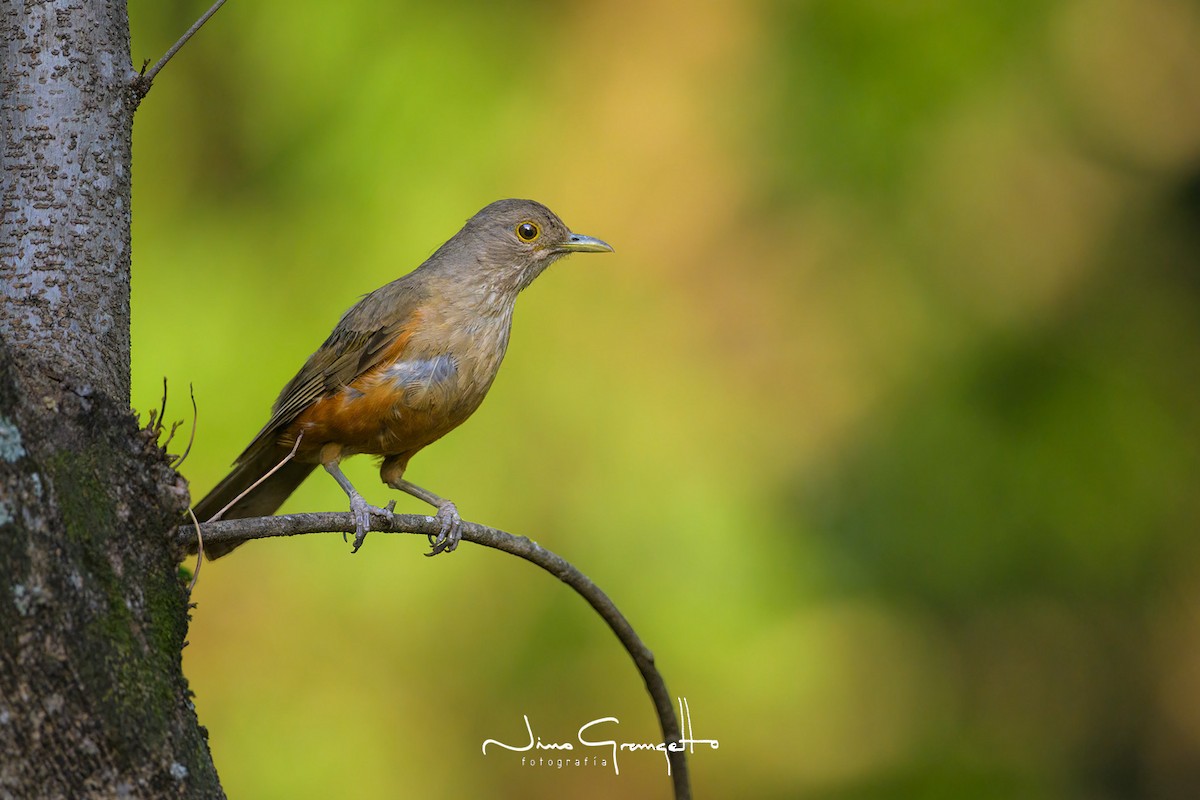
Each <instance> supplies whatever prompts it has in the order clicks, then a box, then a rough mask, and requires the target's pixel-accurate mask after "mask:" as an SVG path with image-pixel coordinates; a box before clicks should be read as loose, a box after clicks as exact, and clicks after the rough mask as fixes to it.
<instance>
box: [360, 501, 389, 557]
mask: <svg viewBox="0 0 1200 800" xmlns="http://www.w3.org/2000/svg"><path fill="white" fill-rule="evenodd" d="M395 507H396V501H395V500H393V501H392V502H390V503H388V504H387V506H386V507H384V508H380V507H379V506H373V505H371V504H370V503H368V502H367V501H366V499H364V498H363V496H362V495H361V494H354V495H351V496H350V513H351V514H353V515H354V549H353V550H351V551H350V552H351V553H352V554H353V553H357V552H358V548H360V547H362V546H363V540H365V539H366V538H367V534H368V533H369V532H370V530H371V515H372V514H377V515H379V516H381V517H383V518H384V519H386V520H388V522H391V520H392V509H394V508H395Z"/></svg>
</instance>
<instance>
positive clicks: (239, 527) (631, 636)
mask: <svg viewBox="0 0 1200 800" xmlns="http://www.w3.org/2000/svg"><path fill="white" fill-rule="evenodd" d="M371 524H372V527H373V528H374V526H376V525H378V526H380V527H379V529H374V530H373V532H374V533H411V534H417V535H421V536H430V535H437V534H438V532H439V531H440V530H441V523H440V522H438V520H437V519H436V518H434V517H427V516H424V515H420V514H394V515H393V516H392V520H391V523H390V524H389V523H386V522H385V521H383V520H382V519H380V518H378V517H372V520H371ZM200 527H201V529H202V530H203V532H204V541H205V542H206V543H207V544H209V545H213V544H226V543H233V542H245V541H249V540H251V539H267V538H271V537H274V536H297V535H301V534H308V533H326V532H328V533H351V532H353V531H354V530H355V523H354V516H353V515H351V514H349V513H345V512H342V513H336V514H289V515H287V516H281V517H254V518H251V519H231V520H220V521H218V522H206V523H204V524H202V525H201V526H200ZM195 536H196V532H195V529H194V528H193V527H192V526H190V525H186V526H181V527H179V528H177V529H176V538H177V539H178V541H179V544H180V545H181V546H183V545H186V544H187V543H188V542H189V541H191V540H192V539H193V538H194V537H195ZM462 538H463V539H464V540H465V541H468V542H474V543H475V544H479V545H483V546H484V547H491V548H493V549H496V550H503V551H504V552H506V553H510V554H512V555H514V556H518V557H519V558H523V559H525V560H526V561H529V562H530V563H533V564H536V565H537V566H539V567H541V568H542V569H544V570H546V571H547V572H549V573H550V574H551V575H553V576H554V577H556V578H558V579H559V580H560V581H562V582H563V583H565V584H567V585H568V586H570V587H571V588H572V589H574V590H575V591H576V592H577V593H578V594H579V595H580V596H581V597H583V599H584V600H586V601H587V602H588V604H589V605H591V607H592V608H594V609H596V612H597V613H598V614H600V616H601V617H603V618H604V621H605V622H606V623H608V627H609V628H611V629H612V631H613V633H615V634H616V635H617V638H618V639H620V640H621V644H622V645H624V647H625V650H626V651H628V653H629V655H630V657H631V658H633V663H634V664H635V665H636V666H637V668H638V672H640V673H641V675H642V680H644V681H645V683H646V690H647V691H648V692H649V693H650V697H651V699H652V700H653V701H654V710H655V712H656V713H657V714H658V721H659V725H660V726H661V728H662V734H663V742H665V743H667V744H671V743H673V742H682V741H683V737H682V735H681V733H680V728H679V720H678V719H677V718H676V716H675V707H674V705H673V704H672V701H671V695H670V693H669V692H668V691H667V685H666V683H665V682H664V681H663V678H662V675H660V674H659V672H658V669H657V668H656V667H655V666H654V654H653V653H651V652H650V650H649V648H647V647H646V645H645V644H643V643H642V640H641V639H640V638H639V637H638V635H637V633H636V632H635V631H634V629H633V626H631V625H630V624H629V621H628V620H626V619H625V617H624V616H623V615H622V614H621V612H620V611H618V610H617V607H616V606H615V605H614V604H613V602H612V600H610V599H609V597H608V595H606V594H605V593H604V592H603V591H601V589H600V588H599V587H598V586H596V584H594V583H592V582H591V581H590V580H589V579H588V578H587V576H585V575H584V574H583V573H582V572H580V571H579V570H577V569H576V568H575V567H574V566H572V565H571V564H570V563H569V562H567V561H566V560H565V559H563V558H562V557H560V556H558V555H556V554H554V553H552V552H550V551H549V550H547V549H546V548H544V547H542V546H541V545H539V544H538V543H537V542H534V541H531V540H529V539H527V538H525V537H524V536H513V535H512V534H511V533H505V532H504V531H501V530H497V529H495V528H489V527H487V526H485V525H479V524H477V523H474V522H463V527H462ZM667 758H668V759H669V762H670V765H671V780H672V782H673V783H674V787H675V797H676V800H688V799H689V798H691V796H692V795H691V787H690V784H689V782H688V769H687V759H686V757H685V754H684V752H683V749H682V747H680V749H679V750H678V751H671V750H668V751H667Z"/></svg>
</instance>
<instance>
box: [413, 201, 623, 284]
mask: <svg viewBox="0 0 1200 800" xmlns="http://www.w3.org/2000/svg"><path fill="white" fill-rule="evenodd" d="M442 250H443V251H445V256H446V260H447V263H449V264H452V265H453V268H454V269H455V271H458V270H463V271H467V272H469V274H470V276H471V277H472V278H476V279H479V281H480V284H481V285H487V286H488V287H489V288H492V289H500V290H503V291H505V292H511V294H512V295H514V296H515V295H516V293H517V292H519V291H521V290H522V289H524V288H525V287H526V286H528V285H529V284H530V283H532V282H533V280H534V278H536V277H537V276H538V275H540V274H542V272H543V271H544V270H545V269H546V267H548V266H550V265H551V264H553V263H554V262H555V261H557V260H558V259H560V258H562V257H563V256H566V255H570V254H571V253H611V252H612V247H610V246H609V245H608V244H606V243H605V242H602V241H600V240H599V239H596V238H593V237H591V236H584V235H582V234H579V233H572V232H571V229H570V228H568V227H567V226H566V224H564V223H563V221H562V220H561V219H559V218H558V216H557V215H556V214H555V213H554V212H553V211H551V210H550V209H548V208H546V207H545V206H544V205H542V204H541V203H537V202H534V201H533V200H497V201H496V202H494V203H492V204H491V205H488V206H486V207H485V208H484V209H483V210H481V211H480V212H479V213H478V214H476V215H475V216H473V217H471V219H469V220H467V224H466V225H465V226H463V229H462V230H461V231H459V232H458V233H457V234H455V235H454V237H453V238H452V239H451V240H450V241H449V242H447V243H446V245H445V246H444V247H443V248H442ZM441 254H442V251H439V253H438V254H437V255H435V258H437V256H438V255H441ZM459 276H460V277H464V275H463V274H462V273H460V275H459Z"/></svg>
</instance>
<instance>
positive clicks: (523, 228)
mask: <svg viewBox="0 0 1200 800" xmlns="http://www.w3.org/2000/svg"><path fill="white" fill-rule="evenodd" d="M516 231H517V238H518V239H520V240H521V241H522V242H527V243H528V242H533V241H536V240H537V238H538V237H539V236H541V235H542V229H541V228H539V227H538V226H537V223H536V222H529V221H528V220H526V221H525V222H522V223H521V224H519V225H517V228H516Z"/></svg>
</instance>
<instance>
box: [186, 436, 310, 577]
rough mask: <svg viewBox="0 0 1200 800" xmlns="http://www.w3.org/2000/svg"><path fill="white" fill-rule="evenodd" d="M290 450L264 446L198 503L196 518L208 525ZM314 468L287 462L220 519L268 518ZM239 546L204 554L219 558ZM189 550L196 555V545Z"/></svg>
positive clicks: (221, 547)
mask: <svg viewBox="0 0 1200 800" xmlns="http://www.w3.org/2000/svg"><path fill="white" fill-rule="evenodd" d="M289 451H290V448H286V447H279V446H275V447H264V448H262V449H261V450H259V452H257V453H255V454H254V455H252V456H251V457H249V458H247V459H246V460H245V461H243V462H242V463H240V464H238V465H237V466H236V467H234V469H233V472H230V473H229V474H228V475H226V476H225V479H224V480H222V481H221V482H220V483H218V484H217V485H216V487H215V488H214V489H213V490H212V491H211V492H209V493H208V494H206V495H205V496H204V499H203V500H201V501H200V502H199V503H197V504H196V507H195V508H194V509H193V511H195V513H196V519H198V520H200V521H201V522H207V521H208V520H210V519H212V517H213V516H214V515H215V514H216V513H217V512H218V511H220V510H221V509H222V508H224V507H225V506H226V505H228V504H229V502H230V501H232V500H233V498H235V497H237V496H238V495H239V494H241V493H242V492H244V491H246V488H247V487H248V486H250V485H251V484H253V483H254V482H255V481H257V480H258V479H259V478H261V477H262V476H263V475H265V474H267V473H268V472H270V470H271V469H272V468H273V467H275V466H276V465H277V464H278V463H279V462H280V461H283V460H284V459H285V458H287V456H288V453H289ZM314 469H316V465H315V464H306V463H303V462H298V461H289V462H287V463H286V464H284V465H283V466H282V467H280V468H279V469H278V470H276V471H275V473H274V474H273V475H271V477H269V478H267V479H266V480H265V481H263V482H262V483H260V484H259V485H258V486H255V487H254V489H253V490H251V491H250V492H248V493H247V494H246V496H245V497H243V498H242V499H241V500H238V501H237V503H235V504H234V505H233V506H232V507H231V508H230V509H229V510H228V511H226V512H225V513H224V514H222V515H221V519H245V518H247V517H265V516H268V515H270V514H274V513H275V512H276V511H277V510H278V509H279V507H280V506H281V505H283V501H284V500H287V499H288V497H289V496H291V494H292V492H294V491H296V488H297V487H298V486H299V485H300V484H301V483H303V482H304V479H305V478H307V477H308V475H309V473H311V472H312V471H313V470H314ZM239 544H242V542H232V543H228V544H211V545H205V547H204V554H205V555H206V556H208V557H209V558H210V559H213V558H220V557H221V556H223V555H225V554H226V553H228V552H230V551H232V550H233V549H234V548H236V547H237V546H238V545H239ZM188 551H189V552H191V553H195V552H196V545H195V544H192V545H189V546H188Z"/></svg>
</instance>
